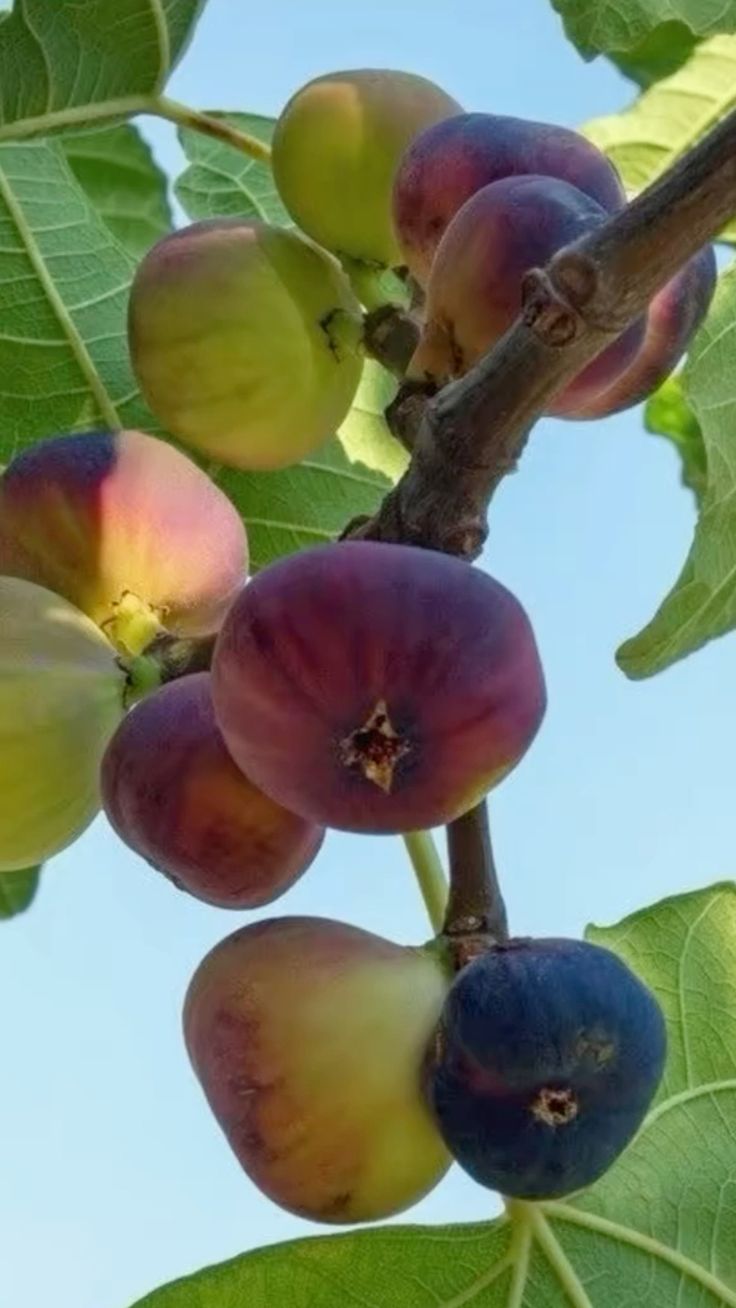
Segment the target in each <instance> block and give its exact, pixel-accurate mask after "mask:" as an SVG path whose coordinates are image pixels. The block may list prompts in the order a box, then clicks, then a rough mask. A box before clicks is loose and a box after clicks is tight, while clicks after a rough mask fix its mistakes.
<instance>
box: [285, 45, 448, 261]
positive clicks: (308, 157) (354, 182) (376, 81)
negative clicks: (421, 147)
mask: <svg viewBox="0 0 736 1308" xmlns="http://www.w3.org/2000/svg"><path fill="white" fill-rule="evenodd" d="M460 112H461V106H460V105H459V104H458V103H457V101H456V100H453V99H452V97H451V96H449V95H446V94H445V92H444V91H442V90H441V89H440V87H439V86H435V85H434V83H433V82H429V81H427V79H426V78H424V77H417V76H416V75H415V74H414V73H400V72H393V71H392V70H390V69H386V68H377V69H374V68H358V69H351V70H349V71H347V72H340V73H329V74H327V75H326V76H323V77H316V78H315V79H314V81H312V82H308V83H307V85H306V86H303V87H302V88H301V90H299V91H297V92H296V94H295V95H293V96H292V98H291V100H289V103H288V104H287V105H286V108H285V109H284V111H283V113H282V114H281V117H280V118H279V120H278V123H277V124H276V131H275V133H274V138H273V169H274V176H275V178H276V185H277V187H278V190H279V194H280V195H281V198H282V200H283V201H284V204H285V205H286V207H287V209H288V210H289V213H290V214H291V216H292V218H293V219H294V221H295V222H296V223H297V224H298V226H299V227H301V228H302V229H303V230H304V231H305V232H307V233H308V235H309V236H312V237H313V238H314V240H316V241H319V242H320V244H322V245H324V246H326V247H327V249H328V250H334V251H335V253H336V254H340V255H348V256H349V257H350V258H352V259H359V260H363V261H366V262H368V263H374V264H379V265H388V266H394V265H397V264H400V263H402V262H403V259H402V256H401V251H400V248H399V246H398V244H397V241H396V236H395V233H394V230H393V224H392V218H391V188H392V184H393V179H394V173H395V172H396V168H397V166H398V163H399V160H400V159H401V156H402V154H403V152H404V150H405V149H406V147H407V146H408V144H409V142H410V141H411V140H413V138H414V137H415V136H416V135H417V133H418V132H421V131H422V129H423V128H425V127H428V126H429V125H430V124H431V123H436V122H439V121H440V119H443V118H447V117H448V116H449V115H450V114H457V113H460Z"/></svg>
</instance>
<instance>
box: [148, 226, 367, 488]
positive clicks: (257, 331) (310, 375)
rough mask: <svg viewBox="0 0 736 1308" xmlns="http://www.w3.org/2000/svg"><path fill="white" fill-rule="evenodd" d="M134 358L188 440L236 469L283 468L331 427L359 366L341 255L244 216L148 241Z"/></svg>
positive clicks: (156, 408) (358, 330)
mask: <svg viewBox="0 0 736 1308" xmlns="http://www.w3.org/2000/svg"><path fill="white" fill-rule="evenodd" d="M129 337H130V349H131V356H132V360H133V367H134V369H135V373H136V376H137V378H138V381H139V384H140V386H141V389H142V391H143V394H144V396H145V398H146V400H147V401H148V403H149V404H150V406H151V408H152V410H153V412H154V413H155V415H156V417H157V418H158V419H159V421H160V422H161V423H162V424H163V425H164V426H165V427H166V428H167V429H168V430H169V431H170V432H171V434H172V435H173V436H176V437H177V438H178V439H179V440H180V441H181V442H182V443H183V444H184V445H188V446H190V447H191V448H192V449H194V450H197V451H199V453H201V454H204V455H206V456H207V457H209V458H212V459H216V460H218V461H219V462H222V463H225V464H227V465H229V466H230V467H234V468H246V469H251V470H254V471H257V470H263V469H272V468H282V467H287V466H288V465H289V464H292V463H297V462H298V461H299V460H300V459H303V458H304V457H305V456H306V455H307V454H310V453H311V452H312V451H313V450H315V449H316V448H317V446H319V445H321V444H322V443H323V441H325V440H327V439H328V438H329V437H330V436H332V435H333V434H334V433H335V431H336V430H337V428H338V427H339V426H340V424H341V423H342V421H343V419H344V418H345V417H346V415H347V413H348V410H349V409H350V405H351V404H352V401H353V397H354V395H355V391H356V389H357V386H358V382H359V380H360V374H361V371H362V353H361V349H360V343H361V338H362V317H361V311H360V305H359V304H358V301H357V299H356V298H355V296H354V294H353V292H352V290H351V288H350V284H349V282H348V279H347V277H346V276H345V274H344V273H343V271H342V269H341V268H340V265H339V264H338V262H337V260H336V259H334V258H333V257H332V256H331V255H329V254H328V253H327V252H326V251H325V250H320V249H319V248H318V247H317V246H315V245H314V244H313V243H312V242H311V241H308V240H306V239H305V238H304V237H302V236H299V235H297V234H296V233H295V232H291V231H286V230H284V229H282V228H277V227H271V226H269V225H268V224H267V223H261V222H250V221H246V220H245V219H225V218H223V219H216V220H213V221H211V222H201V223H194V224H193V225H192V226H190V227H186V228H184V229H183V230H182V231H179V232H174V233H173V234H172V235H170V236H166V237H164V239H163V240H162V241H159V242H158V243H157V244H156V245H154V246H153V248H152V249H151V250H149V252H148V254H147V255H146V257H145V258H144V260H143V262H142V263H141V265H140V267H139V269H138V272H137V274H136V277H135V280H134V282H133V286H132V290H131V296H130V309H129Z"/></svg>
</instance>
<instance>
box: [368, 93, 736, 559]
mask: <svg viewBox="0 0 736 1308" xmlns="http://www.w3.org/2000/svg"><path fill="white" fill-rule="evenodd" d="M735 212H736V110H735V111H733V112H732V113H731V114H729V116H728V117H727V118H724V119H723V120H722V122H720V123H719V124H718V125H717V126H716V127H715V128H713V130H712V131H711V132H709V133H708V135H707V136H705V137H704V138H703V139H702V140H701V141H700V142H699V143H698V144H697V145H696V146H695V147H694V148H693V149H692V150H691V151H690V152H689V153H688V154H686V155H684V156H683V157H682V158H681V159H680V160H679V161H678V162H677V163H676V164H674V165H673V167H672V168H671V169H669V171H668V172H666V173H665V174H663V176H662V177H661V178H659V180H658V181H656V182H655V183H654V184H653V185H652V186H650V187H649V189H648V190H646V191H644V192H642V194H641V195H640V196H638V197H637V198H636V199H635V200H633V201H632V202H631V204H630V205H628V206H627V208H625V209H623V210H622V211H621V212H620V213H617V214H615V215H614V216H613V217H611V218H610V219H609V220H608V221H607V222H606V223H605V224H604V225H603V226H601V227H599V228H597V229H596V230H594V231H592V232H590V233H589V234H588V235H586V236H585V237H583V238H582V239H581V240H580V241H578V242H576V243H575V244H574V245H572V246H569V247H567V248H566V249H564V250H560V251H559V252H558V253H557V254H556V255H555V257H554V258H553V259H552V260H551V262H550V263H549V265H548V266H547V268H546V269H544V270H535V271H534V272H532V273H530V274H529V275H528V277H527V278H526V282H525V286H524V291H523V309H522V313H521V315H520V317H519V318H518V319H517V321H516V322H515V323H514V325H513V326H512V327H511V328H510V330H509V331H508V332H507V333H506V335H505V336H504V337H503V338H502V339H501V340H500V341H499V342H498V343H497V345H496V346H495V347H494V348H493V349H492V350H491V351H490V352H489V353H488V354H487V355H486V356H485V357H484V358H483V359H481V361H480V362H479V363H478V364H477V365H476V367H475V368H473V369H472V370H471V371H470V372H469V373H467V375H466V376H465V377H463V378H462V379H460V380H459V381H456V382H452V383H451V384H450V385H449V386H446V387H444V388H443V389H442V390H441V391H440V392H439V393H438V394H437V395H436V396H434V397H433V398H431V399H429V400H425V401H424V402H423V403H421V404H417V402H416V388H415V387H412V388H411V390H410V389H409V388H401V390H400V392H399V396H398V397H397V400H396V401H394V406H393V421H394V423H396V415H397V414H398V413H401V412H403V416H404V425H403V426H402V428H401V433H400V434H401V439H402V440H403V441H404V443H405V444H407V445H408V446H410V447H411V448H412V449H413V457H412V460H411V463H410V465H409V468H408V469H407V471H406V472H405V474H404V476H403V477H402V479H401V481H400V482H399V483H398V485H397V486H396V487H395V488H394V490H392V491H391V492H390V493H389V494H388V495H387V497H386V499H385V500H384V502H383V504H382V506H381V508H380V509H379V510H378V513H377V514H376V515H375V517H374V518H372V519H371V520H370V521H368V522H367V523H363V524H361V525H359V526H358V527H357V528H356V530H355V532H354V534H355V535H358V536H361V537H362V538H367V539H372V540H386V541H401V542H404V543H409V544H414V545H420V546H423V547H425V548H432V549H438V550H444V551H445V552H447V553H450V554H459V555H462V556H464V557H466V558H468V559H473V558H475V557H477V555H478V554H479V553H480V551H481V549H482V546H483V543H484V541H485V538H486V535H487V531H488V525H487V510H488V504H489V502H490V500H491V497H492V495H493V493H494V491H495V490H496V487H497V486H498V485H499V483H500V482H501V480H502V479H503V478H504V477H505V476H506V474H507V473H509V472H513V471H514V469H515V468H516V465H517V462H518V459H519V456H520V454H521V452H522V450H523V448H524V445H525V444H526V441H527V438H528V435H529V431H530V429H531V427H532V426H533V424H534V423H535V422H536V420H537V419H538V418H539V417H540V416H541V415H542V414H543V413H544V411H545V409H546V407H547V405H548V402H549V400H550V399H551V398H552V396H553V395H555V394H556V392H557V391H559V390H560V389H562V387H563V386H564V385H565V384H566V383H567V382H568V381H570V380H571V379H572V378H573V377H574V376H576V374H577V373H578V372H580V370H581V369H582V368H583V367H584V366H585V364H587V363H588V362H589V361H590V360H591V359H593V358H594V357H595V356H596V355H597V354H599V353H600V351H601V350H602V349H604V348H605V346H606V345H608V344H610V342H611V341H613V340H614V339H615V338H616V337H617V336H618V335H620V333H621V332H622V330H623V329H624V328H625V327H626V326H627V324H628V323H629V322H631V320H632V319H633V318H635V317H637V315H638V314H640V313H642V312H643V311H644V310H645V309H646V306H647V304H648V303H649V301H650V300H651V298H652V296H653V295H654V294H655V293H656V292H657V291H658V290H659V289H660V287H662V286H663V285H664V283H665V282H667V281H668V280H669V279H670V278H671V277H673V276H674V274H675V273H676V272H677V271H678V269H679V268H681V267H682V265H683V264H684V263H685V262H686V261H687V260H688V259H689V258H690V257H691V256H692V255H693V254H695V253H696V252H697V251H698V250H699V249H700V248H701V247H702V246H703V245H704V244H706V243H707V242H708V241H709V240H711V239H713V237H715V236H717V235H718V233H719V232H720V231H721V230H722V229H723V227H724V225H725V223H726V222H727V221H728V220H729V218H731V217H732V216H733V214H734V213H735ZM410 402H411V405H413V408H412V411H411V415H410V417H409V419H408V420H407V418H406V409H405V406H406V405H407V404H410Z"/></svg>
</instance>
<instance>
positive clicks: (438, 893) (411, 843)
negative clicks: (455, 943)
mask: <svg viewBox="0 0 736 1308" xmlns="http://www.w3.org/2000/svg"><path fill="white" fill-rule="evenodd" d="M404 844H405V845H406V848H407V851H408V854H409V858H410V859H411V862H412V867H413V868H414V874H415V876H416V879H417V883H418V885H419V889H420V891H421V895H422V899H423V900H424V903H425V906H426V909H427V913H428V915H429V920H430V922H431V923H432V929H433V930H434V931H435V932H437V933H439V932H440V931H441V930H442V923H443V922H444V919H445V911H446V906H447V881H446V878H445V873H444V870H443V867H442V863H441V861H440V856H439V854H438V853H437V848H436V846H435V843H434V840H433V839H432V836H431V834H430V832H429V831H407V832H405V833H404Z"/></svg>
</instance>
